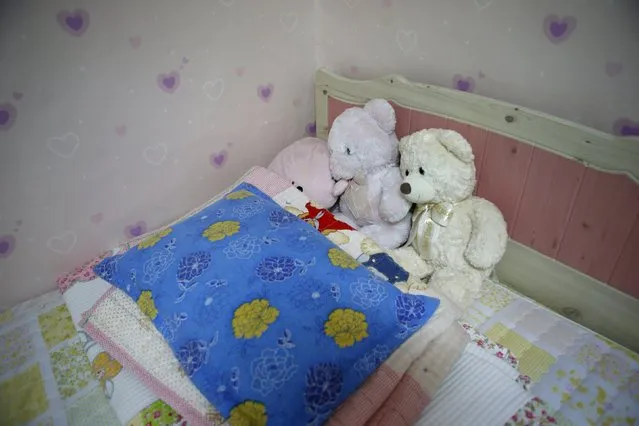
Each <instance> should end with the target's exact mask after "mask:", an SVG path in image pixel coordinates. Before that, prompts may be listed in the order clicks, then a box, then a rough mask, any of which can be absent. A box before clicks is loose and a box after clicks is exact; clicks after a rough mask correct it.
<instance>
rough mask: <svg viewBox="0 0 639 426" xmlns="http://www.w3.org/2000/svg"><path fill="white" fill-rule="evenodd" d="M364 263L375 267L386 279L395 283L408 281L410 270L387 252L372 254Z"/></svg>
mask: <svg viewBox="0 0 639 426" xmlns="http://www.w3.org/2000/svg"><path fill="white" fill-rule="evenodd" d="M362 264H363V265H364V266H368V267H369V268H373V269H375V270H376V271H377V272H379V273H380V274H381V275H382V276H383V277H384V279H386V280H387V281H389V282H391V283H393V284H397V283H399V282H406V281H408V272H406V270H405V269H404V268H402V267H401V266H399V265H398V264H397V263H396V262H395V261H394V260H393V258H392V257H390V256H389V255H388V254H386V253H375V254H371V255H370V256H368V259H367V260H365V261H364V262H362Z"/></svg>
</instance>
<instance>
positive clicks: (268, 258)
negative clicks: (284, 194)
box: [95, 184, 439, 426]
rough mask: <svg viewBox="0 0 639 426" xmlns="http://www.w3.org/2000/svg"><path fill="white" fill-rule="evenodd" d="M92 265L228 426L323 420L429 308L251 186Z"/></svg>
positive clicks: (433, 303) (432, 306)
mask: <svg viewBox="0 0 639 426" xmlns="http://www.w3.org/2000/svg"><path fill="white" fill-rule="evenodd" d="M95 272H96V273H97V274H98V275H99V276H100V277H102V278H103V279H105V280H106V281H108V282H110V283H111V284H113V285H114V286H116V287H118V288H120V289H122V290H124V291H125V292H126V293H127V294H128V295H129V296H131V297H132V298H133V299H134V300H135V301H137V304H138V306H139V307H140V309H141V310H142V311H143V312H144V313H145V314H146V315H147V316H148V317H149V318H150V319H151V320H152V322H153V324H155V326H156V327H157V329H158V330H159V331H160V332H161V333H162V335H163V336H164V338H165V339H166V341H167V342H168V344H169V345H170V347H171V348H172V350H173V352H174V354H175V356H176V358H177V359H178V360H179V361H180V363H181V365H182V368H183V370H184V374H186V375H188V376H189V377H190V379H191V380H192V381H193V383H194V384H195V386H196V387H197V388H198V389H199V390H200V391H201V392H202V394H203V395H204V396H205V397H206V398H207V399H208V400H209V401H210V402H211V404H213V405H214V406H215V407H216V408H217V409H218V410H219V411H220V413H221V414H222V415H223V416H225V418H227V419H228V421H229V423H230V424H231V425H248V424H250V425H265V424H269V425H287V426H289V425H294V424H303V423H306V424H321V423H323V422H324V421H325V420H326V419H327V418H328V417H329V416H330V414H331V413H332V412H333V411H334V410H335V409H336V408H337V407H338V406H339V405H340V404H341V403H342V402H343V401H344V400H345V399H346V398H347V397H348V396H349V395H350V394H352V393H353V392H354V391H355V390H357V388H358V387H359V386H360V385H361V384H362V382H363V381H364V380H365V379H366V378H367V377H368V376H369V375H370V374H371V373H372V372H373V371H374V370H375V369H376V368H377V367H378V366H379V365H380V364H381V363H382V362H384V361H385V360H386V359H387V358H388V356H389V355H390V354H391V353H392V352H393V351H394V350H395V349H396V348H397V347H398V346H399V345H400V344H402V343H403V342H404V341H405V340H406V339H408V337H410V336H411V335H412V334H413V333H414V332H415V331H416V330H418V329H419V328H420V327H422V326H423V325H424V324H425V323H426V322H427V321H428V319H429V318H430V317H431V316H432V314H433V313H434V311H435V310H436V308H437V306H438V304H439V301H438V300H437V299H433V298H428V297H425V296H414V295H408V294H404V293H401V292H400V291H399V290H398V289H397V288H395V287H394V286H393V285H392V284H390V283H388V282H386V281H382V280H381V279H380V278H379V277H378V276H376V275H375V274H373V273H372V272H370V271H369V270H368V269H367V268H366V267H364V266H362V265H360V264H359V263H358V262H357V261H355V260H354V259H353V258H352V257H350V256H349V255H348V254H346V253H345V252H344V251H342V250H341V249H339V248H338V247H337V246H335V245H334V244H333V243H332V242H330V241H329V240H328V239H327V238H325V237H324V236H322V235H321V234H320V233H318V232H316V231H315V230H314V228H312V227H311V226H310V225H309V224H307V223H306V222H304V221H303V220H300V219H298V218H297V217H295V216H294V215H292V214H290V213H288V212H286V211H285V210H283V209H282V208H281V207H280V206H278V205H277V204H276V203H275V202H274V201H273V200H272V199H271V198H269V197H268V196H267V195H265V194H263V193H262V192H260V191H259V190H258V189H257V188H255V187H253V186H252V185H249V184H241V185H239V186H238V187H237V188H235V190H234V191H232V192H231V193H229V194H228V195H227V196H226V197H225V198H223V199H221V200H220V201H218V202H215V203H213V204H212V205H210V206H209V207H207V208H206V209H204V210H203V211H202V212H200V213H199V214H196V215H194V216H192V217H190V218H188V219H186V220H184V221H182V222H180V223H179V224H177V225H175V226H173V227H171V228H169V229H165V230H163V231H161V232H158V233H157V234H155V235H152V236H151V237H149V238H147V239H146V240H144V241H142V242H140V243H139V245H138V246H137V247H136V248H132V249H131V250H129V251H128V252H126V253H125V254H123V255H118V256H113V257H110V258H107V259H105V260H103V261H102V262H101V263H100V264H98V265H97V266H96V267H95Z"/></svg>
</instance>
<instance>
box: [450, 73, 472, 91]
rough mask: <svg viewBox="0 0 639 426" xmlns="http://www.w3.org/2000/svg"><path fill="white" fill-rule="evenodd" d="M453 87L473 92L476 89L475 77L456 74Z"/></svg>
mask: <svg viewBox="0 0 639 426" xmlns="http://www.w3.org/2000/svg"><path fill="white" fill-rule="evenodd" d="M453 87H454V88H455V89H457V90H461V91H462V92H472V91H474V90H475V79H474V78H472V77H463V76H461V75H459V74H455V76H454V77H453Z"/></svg>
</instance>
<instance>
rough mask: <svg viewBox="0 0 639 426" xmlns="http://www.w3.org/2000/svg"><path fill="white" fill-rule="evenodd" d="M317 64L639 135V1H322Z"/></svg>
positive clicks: (621, 133)
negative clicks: (400, 76)
mask: <svg viewBox="0 0 639 426" xmlns="http://www.w3.org/2000/svg"><path fill="white" fill-rule="evenodd" d="M316 16H317V20H318V23H317V28H318V41H319V43H320V47H319V52H318V60H319V63H321V64H323V65H324V66H327V67H330V68H331V69H333V70H335V71H338V72H339V73H341V74H344V75H347V76H350V77H355V78H371V77H377V76H379V75H383V74H387V73H400V74H403V75H404V76H405V77H407V78H409V79H410V80H414V81H419V82H425V83H431V84H436V85H439V86H445V87H452V88H456V89H458V90H463V91H466V92H474V93H477V94H480V95H484V96H488V97H491V98H495V99H500V100H503V101H507V102H512V103H514V104H517V105H521V106H524V107H529V108H533V109H536V110H540V111H543V112H546V113H548V114H552V115H556V116H559V117H562V118H566V119H568V120H571V121H576V122H578V123H582V124H585V125H587V126H590V127H594V128H596V129H600V130H602V131H604V132H607V133H616V134H619V135H624V136H639V54H637V53H636V52H639V25H638V24H637V22H639V1H637V0H447V1H444V0H427V1H425V0H321V1H318V2H317V11H316Z"/></svg>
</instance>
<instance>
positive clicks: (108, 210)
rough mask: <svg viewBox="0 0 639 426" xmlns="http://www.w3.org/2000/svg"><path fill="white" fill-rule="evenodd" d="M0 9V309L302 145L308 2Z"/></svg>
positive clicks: (24, 3)
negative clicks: (288, 148) (296, 142)
mask: <svg viewBox="0 0 639 426" xmlns="http://www.w3.org/2000/svg"><path fill="white" fill-rule="evenodd" d="M186 3H187V2H180V1H175V0H109V1H103V0H51V1H39V0H8V1H2V2H0V70H2V71H1V72H0V74H1V75H2V78H1V79H0V194H1V197H0V305H3V306H8V305H11V304H13V303H15V302H17V301H20V300H23V299H26V298H28V297H32V296H35V295H37V294H40V293H43V292H44V291H46V290H51V289H53V288H55V278H56V277H57V276H58V275H59V274H62V273H65V272H68V271H69V270H70V269H72V268H74V267H75V266H77V265H79V264H81V263H83V262H85V261H87V260H89V259H90V258H91V257H92V256H95V255H96V254H98V253H100V252H101V251H103V250H104V249H108V248H110V247H113V246H115V245H116V244H117V243H119V242H121V241H123V240H125V239H127V238H129V237H131V236H136V235H139V234H141V233H143V232H145V231H147V230H149V229H153V228H154V227H157V226H159V225H161V224H163V223H165V222H167V221H169V220H171V219H173V218H175V217H178V216H180V215H181V214H183V213H185V212H186V211H188V210H190V209H191V208H193V207H195V206H197V205H199V204H200V203H202V202H204V201H205V200H207V199H209V198H210V197H211V196H213V195H214V194H216V193H217V192H218V191H220V190H221V189H223V188H224V187H226V186H228V185H230V184H231V183H232V182H233V181H235V179H237V178H238V177H239V176H240V175H241V174H242V173H243V172H244V171H245V170H247V169H248V168H249V167H251V166H253V165H267V164H268V162H269V161H270V160H271V159H272V157H273V156H274V155H275V154H276V153H277V152H278V151H279V150H280V149H281V148H283V147H284V146H286V145H287V144H289V143H291V142H293V141H294V140H296V139H297V138H300V137H303V136H304V133H305V131H313V129H314V126H313V125H312V123H311V121H312V117H313V89H312V84H313V73H314V71H315V69H316V64H315V57H314V54H313V48H314V33H313V16H312V13H313V7H314V3H313V1H312V0H303V1H300V0H269V1H254V0H189V1H188V6H186Z"/></svg>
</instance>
